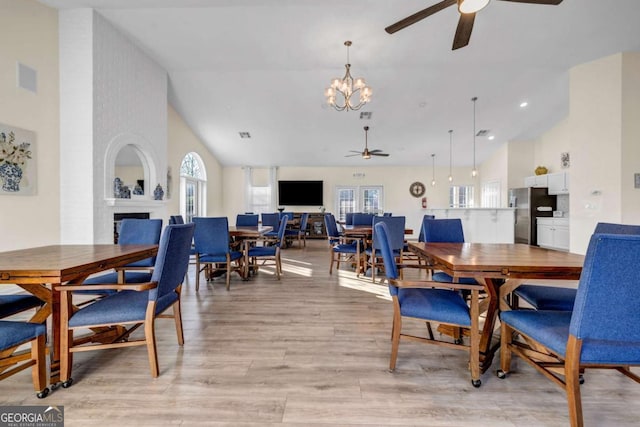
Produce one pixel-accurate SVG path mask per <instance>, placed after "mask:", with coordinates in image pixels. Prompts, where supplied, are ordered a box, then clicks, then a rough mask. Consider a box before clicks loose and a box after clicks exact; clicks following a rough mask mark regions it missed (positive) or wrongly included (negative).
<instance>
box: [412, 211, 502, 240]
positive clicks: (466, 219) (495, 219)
mask: <svg viewBox="0 0 640 427" xmlns="http://www.w3.org/2000/svg"><path fill="white" fill-rule="evenodd" d="M421 212H422V214H423V215H435V217H436V219H446V218H459V219H460V220H461V221H462V228H463V230H464V238H465V241H466V242H469V243H513V242H514V230H515V209H514V208H442V209H422V210H421Z"/></svg>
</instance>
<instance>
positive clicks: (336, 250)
mask: <svg viewBox="0 0 640 427" xmlns="http://www.w3.org/2000/svg"><path fill="white" fill-rule="evenodd" d="M324 226H325V228H326V229H327V239H328V241H329V251H331V263H330V264H329V274H332V273H333V264H334V263H335V264H336V268H337V269H339V268H340V263H341V262H347V261H353V262H355V263H356V276H360V247H361V246H360V245H361V242H360V239H358V238H349V237H345V236H342V235H341V234H340V233H339V232H338V226H337V223H336V218H335V216H333V214H330V213H326V214H324Z"/></svg>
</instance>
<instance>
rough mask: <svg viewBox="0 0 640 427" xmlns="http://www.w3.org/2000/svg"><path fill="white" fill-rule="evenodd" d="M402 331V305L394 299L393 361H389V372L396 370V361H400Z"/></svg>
mask: <svg viewBox="0 0 640 427" xmlns="http://www.w3.org/2000/svg"><path fill="white" fill-rule="evenodd" d="M401 330H402V316H401V315H400V304H399V303H398V297H397V296H394V297H393V326H392V328H391V331H392V335H393V336H392V337H391V359H390V361H389V370H391V371H394V370H395V369H396V360H398V347H399V346H400V332H401Z"/></svg>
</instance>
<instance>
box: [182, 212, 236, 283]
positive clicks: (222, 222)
mask: <svg viewBox="0 0 640 427" xmlns="http://www.w3.org/2000/svg"><path fill="white" fill-rule="evenodd" d="M193 223H194V224H195V225H196V230H195V232H194V235H193V241H194V243H195V252H196V291H198V290H199V289H200V273H201V272H202V271H203V270H204V271H205V277H206V278H207V280H211V279H213V277H214V276H215V275H216V274H222V273H223V272H226V274H227V281H226V285H227V290H229V288H230V286H231V272H233V271H237V272H238V273H239V274H240V275H241V276H242V277H244V268H243V265H242V260H243V254H242V252H240V251H233V250H231V248H230V246H229V243H230V242H229V222H228V220H227V217H195V218H193ZM233 263H235V265H233Z"/></svg>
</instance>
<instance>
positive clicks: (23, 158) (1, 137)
mask: <svg viewBox="0 0 640 427" xmlns="http://www.w3.org/2000/svg"><path fill="white" fill-rule="evenodd" d="M35 193H36V134H35V132H33V131H30V130H26V129H20V128H17V127H13V126H9V125H5V124H3V123H0V195H21V196H30V195H33V194H35Z"/></svg>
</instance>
